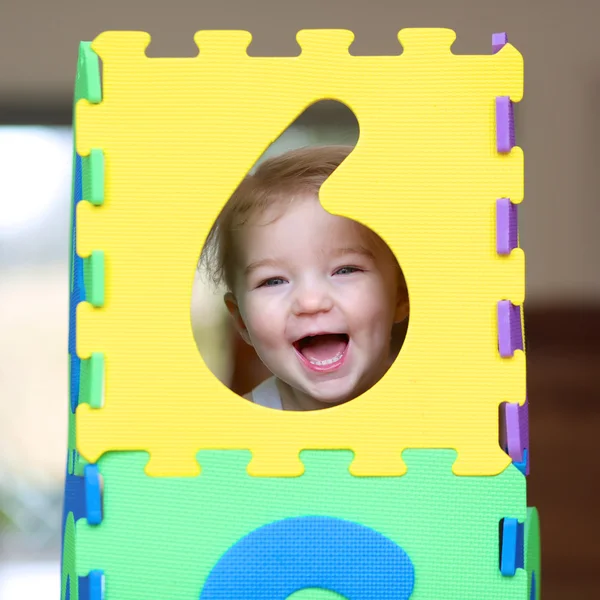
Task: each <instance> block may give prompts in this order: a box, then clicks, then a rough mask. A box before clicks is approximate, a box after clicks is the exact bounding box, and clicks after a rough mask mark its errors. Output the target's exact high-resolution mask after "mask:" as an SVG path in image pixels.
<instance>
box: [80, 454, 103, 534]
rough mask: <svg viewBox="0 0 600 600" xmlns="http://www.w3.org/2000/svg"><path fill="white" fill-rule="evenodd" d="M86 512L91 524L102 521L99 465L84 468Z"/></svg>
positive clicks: (97, 523)
mask: <svg viewBox="0 0 600 600" xmlns="http://www.w3.org/2000/svg"><path fill="white" fill-rule="evenodd" d="M84 473H85V474H84V485H85V514H86V518H87V522H88V523H89V524H90V525H100V523H102V481H101V476H100V471H99V470H98V466H97V465H86V466H85V469H84Z"/></svg>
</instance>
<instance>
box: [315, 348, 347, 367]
mask: <svg viewBox="0 0 600 600" xmlns="http://www.w3.org/2000/svg"><path fill="white" fill-rule="evenodd" d="M342 356H343V352H339V353H338V354H336V355H335V356H334V357H333V358H328V359H327V360H311V361H310V364H311V365H317V366H318V367H324V366H325V365H331V364H333V363H335V362H337V361H338V360H340V359H341V358H342Z"/></svg>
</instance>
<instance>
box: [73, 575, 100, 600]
mask: <svg viewBox="0 0 600 600" xmlns="http://www.w3.org/2000/svg"><path fill="white" fill-rule="evenodd" d="M103 578H104V571H100V570H95V571H90V572H89V574H88V575H87V577H79V599H78V600H102V598H103V596H104V593H103V589H102V579H103Z"/></svg>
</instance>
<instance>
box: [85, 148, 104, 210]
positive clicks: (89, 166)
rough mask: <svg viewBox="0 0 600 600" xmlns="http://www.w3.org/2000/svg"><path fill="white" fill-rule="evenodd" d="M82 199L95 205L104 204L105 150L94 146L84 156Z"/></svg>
mask: <svg viewBox="0 0 600 600" xmlns="http://www.w3.org/2000/svg"><path fill="white" fill-rule="evenodd" d="M81 158H82V199H83V200H87V201H88V202H91V203H92V204H93V205H94V206H102V204H104V152H103V151H102V150H99V149H98V148H92V149H91V150H90V153H89V154H88V155H87V156H82V157H81Z"/></svg>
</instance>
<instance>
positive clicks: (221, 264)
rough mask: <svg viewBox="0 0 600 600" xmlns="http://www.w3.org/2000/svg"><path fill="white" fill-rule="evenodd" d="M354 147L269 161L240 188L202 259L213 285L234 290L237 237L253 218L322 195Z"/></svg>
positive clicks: (291, 153)
mask: <svg viewBox="0 0 600 600" xmlns="http://www.w3.org/2000/svg"><path fill="white" fill-rule="evenodd" d="M353 149H354V148H353V147H352V146H311V147H306V148H299V149H297V150H290V151H288V152H285V153H284V154H281V155H279V156H276V157H274V158H270V159H267V160H265V161H264V162H263V163H262V164H261V165H259V167H258V168H257V169H256V171H255V172H254V173H253V174H251V175H247V176H246V177H245V178H244V179H243V180H242V182H241V183H240V185H239V186H238V187H237V189H236V190H235V192H234V193H233V195H232V196H231V198H230V199H229V201H228V202H227V204H226V205H225V207H224V208H223V210H222V211H221V213H220V214H219V216H218V217H217V220H216V221H215V223H214V224H213V226H212V228H211V230H210V232H209V234H208V237H207V238H206V243H205V245H204V248H203V250H202V254H201V256H200V262H199V265H198V266H199V268H200V269H203V268H205V269H206V270H207V272H208V273H209V276H210V278H211V279H212V281H213V283H214V284H215V285H217V286H219V285H222V284H225V286H226V287H227V288H228V289H229V290H232V288H233V266H234V264H235V260H234V259H235V256H234V234H235V231H236V230H238V229H239V228H240V227H242V226H243V225H245V224H246V223H247V222H248V221H249V220H250V219H251V218H252V217H253V216H255V215H258V214H261V213H263V212H264V211H265V210H266V209H267V208H269V207H270V206H272V205H273V204H275V203H277V202H281V201H283V200H286V201H288V202H292V201H293V200H294V199H295V198H296V197H297V196H299V195H302V194H306V193H313V194H318V192H319V189H320V187H321V185H323V183H324V182H325V180H326V179H327V178H328V177H329V176H330V175H331V174H332V173H333V172H334V171H335V170H336V169H337V168H338V167H339V166H340V165H341V164H342V162H343V161H344V160H345V159H346V158H347V157H348V155H349V154H350V153H351V152H352V150H353Z"/></svg>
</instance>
